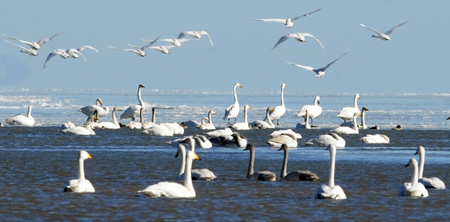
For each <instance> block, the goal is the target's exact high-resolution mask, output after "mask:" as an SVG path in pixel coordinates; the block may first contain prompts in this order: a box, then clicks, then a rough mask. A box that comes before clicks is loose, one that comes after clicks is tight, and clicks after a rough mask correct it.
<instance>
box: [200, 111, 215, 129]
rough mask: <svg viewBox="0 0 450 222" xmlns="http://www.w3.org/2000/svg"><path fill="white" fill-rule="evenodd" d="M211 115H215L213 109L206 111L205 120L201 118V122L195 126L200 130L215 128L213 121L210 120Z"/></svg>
mask: <svg viewBox="0 0 450 222" xmlns="http://www.w3.org/2000/svg"><path fill="white" fill-rule="evenodd" d="M212 115H216V112H215V111H214V110H210V111H208V118H207V122H205V121H204V119H205V118H203V119H202V120H201V123H200V124H199V125H198V126H197V128H199V129H202V130H215V129H216V127H215V126H214V123H213V122H212Z"/></svg>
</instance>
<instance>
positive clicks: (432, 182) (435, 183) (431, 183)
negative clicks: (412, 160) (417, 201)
mask: <svg viewBox="0 0 450 222" xmlns="http://www.w3.org/2000/svg"><path fill="white" fill-rule="evenodd" d="M417 154H419V157H420V159H419V175H418V176H419V182H420V183H422V184H423V185H424V186H425V187H426V188H436V189H445V183H444V182H443V181H442V180H441V179H439V178H437V177H429V178H427V177H423V169H424V165H425V148H424V147H423V146H419V147H417V151H416V153H415V155H417Z"/></svg>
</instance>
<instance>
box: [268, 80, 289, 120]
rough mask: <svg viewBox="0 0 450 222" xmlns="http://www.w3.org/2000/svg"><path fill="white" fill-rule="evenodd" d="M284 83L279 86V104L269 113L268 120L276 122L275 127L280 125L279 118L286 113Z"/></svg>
mask: <svg viewBox="0 0 450 222" xmlns="http://www.w3.org/2000/svg"><path fill="white" fill-rule="evenodd" d="M286 86H287V85H286V83H282V84H281V104H280V105H279V106H276V107H275V108H273V111H272V112H270V118H271V119H272V121H273V120H276V121H277V125H280V123H279V120H280V118H281V117H282V116H283V115H284V114H285V113H286V106H285V105H284V88H286Z"/></svg>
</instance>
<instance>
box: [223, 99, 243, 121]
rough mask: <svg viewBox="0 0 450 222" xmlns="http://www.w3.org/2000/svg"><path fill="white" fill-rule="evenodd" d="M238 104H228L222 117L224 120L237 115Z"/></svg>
mask: <svg viewBox="0 0 450 222" xmlns="http://www.w3.org/2000/svg"><path fill="white" fill-rule="evenodd" d="M239 109H240V107H239V104H236V103H235V104H233V105H231V106H229V107H228V108H227V109H226V110H225V115H224V117H223V119H224V120H226V119H231V118H236V117H237V116H238V115H239Z"/></svg>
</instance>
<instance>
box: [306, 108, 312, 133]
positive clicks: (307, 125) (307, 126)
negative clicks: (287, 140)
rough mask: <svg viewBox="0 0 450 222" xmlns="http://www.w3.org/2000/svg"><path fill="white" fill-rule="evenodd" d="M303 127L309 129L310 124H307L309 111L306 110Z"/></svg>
mask: <svg viewBox="0 0 450 222" xmlns="http://www.w3.org/2000/svg"><path fill="white" fill-rule="evenodd" d="M305 128H306V129H311V125H309V113H308V112H306V118H305Z"/></svg>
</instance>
